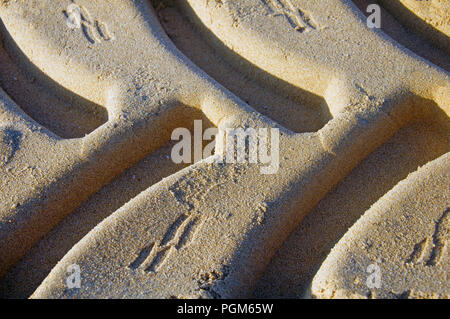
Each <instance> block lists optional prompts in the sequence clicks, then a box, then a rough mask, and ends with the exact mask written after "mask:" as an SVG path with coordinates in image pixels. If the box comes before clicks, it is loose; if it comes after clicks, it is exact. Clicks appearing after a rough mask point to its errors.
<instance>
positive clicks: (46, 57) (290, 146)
mask: <svg viewBox="0 0 450 319" xmlns="http://www.w3.org/2000/svg"><path fill="white" fill-rule="evenodd" d="M153 2H154V3H153V5H154V7H155V8H156V11H153V9H152V8H151V7H150V6H149V3H147V2H146V1H136V2H134V3H132V2H128V1H116V2H114V4H111V3H110V2H107V1H96V2H89V1H81V0H80V1H75V3H76V5H77V6H78V8H80V10H81V13H82V20H80V28H71V27H70V26H69V25H68V24H67V17H68V15H69V13H70V12H69V11H70V10H69V9H68V6H69V5H70V4H71V3H72V2H71V1H60V2H58V4H57V5H54V4H53V2H52V1H26V2H23V1H13V0H9V1H3V2H2V4H1V5H0V19H1V21H2V28H1V35H2V40H3V41H2V46H1V50H0V62H1V70H0V85H1V88H2V89H3V90H2V91H0V109H1V111H0V132H1V134H0V138H1V141H2V142H1V144H0V146H1V147H0V152H1V157H0V160H1V164H0V176H1V179H0V199H1V201H0V211H1V213H0V258H1V260H2V262H1V263H0V277H3V278H1V279H0V295H1V296H2V297H19V298H27V297H30V296H32V297H33V298H92V297H97V298H105V297H118V298H173V297H175V298H230V297H249V296H255V297H294V298H299V297H325V298H330V297H374V298H377V297H378V298H399V297H410V298H429V297H448V295H449V287H448V285H446V283H448V272H447V268H448V266H446V265H447V263H448V254H447V253H446V249H448V248H446V247H447V246H448V238H447V237H448V236H447V237H446V235H436V236H437V237H436V236H434V235H432V234H433V231H432V228H433V227H434V228H436V227H437V228H439V227H440V228H439V229H444V230H443V231H442V230H439V232H438V234H443V232H445V229H446V228H445V226H439V227H438V226H435V224H436V221H437V220H438V219H439V218H440V219H439V220H444V221H446V220H447V219H446V215H445V213H444V215H445V216H444V215H442V214H443V212H445V207H446V206H448V194H449V193H448V180H446V179H445V178H444V176H445V174H444V173H445V172H446V168H447V167H448V161H446V158H447V157H446V155H445V154H446V153H447V152H448V151H449V134H448V133H449V121H448V112H449V105H450V100H449V96H450V95H449V92H450V81H449V77H448V72H447V71H445V70H448V69H449V58H448V51H446V48H445V47H443V46H442V45H441V46H440V42H439V41H440V40H439V39H440V37H443V36H448V32H447V31H448V30H447V29H446V28H448V23H447V24H446V21H447V20H446V19H447V18H446V15H445V14H446V13H445V12H446V11H445V10H444V11H442V12H444V14H442V15H440V14H438V13H437V12H438V11H437V10H436V8H443V9H445V7H446V4H445V3H439V1H432V2H433V7H432V8H433V10H431V9H430V8H425V7H423V6H414V5H412V4H411V3H412V2H411V1H401V2H402V3H403V4H404V5H405V6H409V8H410V9H413V10H415V12H416V13H417V16H418V17H419V19H420V20H421V21H422V22H423V21H425V22H426V23H429V24H430V25H432V26H433V27H434V28H435V29H436V30H438V31H436V32H438V33H436V34H438V35H435V34H430V36H429V37H428V36H427V34H423V32H422V31H424V30H425V29H423V28H422V27H421V24H420V23H419V24H414V25H413V24H411V23H410V22H411V21H412V20H411V18H410V17H408V18H407V19H404V18H403V16H404V15H403V14H400V13H399V12H400V11H395V12H394V11H393V10H392V7H390V6H389V5H387V6H386V8H387V9H388V10H389V12H390V14H389V13H388V12H386V11H384V9H383V11H382V17H383V20H382V21H383V22H384V21H385V22H386V23H383V25H382V30H372V29H368V28H367V26H366V24H365V18H364V15H363V14H362V13H361V11H359V9H358V7H359V8H361V9H363V8H364V1H355V4H356V5H357V6H358V7H357V6H356V5H355V4H353V3H351V2H349V1H337V0H329V1H239V3H237V2H231V1H194V0H192V1H191V0H186V1H181V0H180V1H164V2H162V3H161V2H159V1H153ZM383 4H384V3H383ZM410 4H411V5H410ZM68 10H69V11H68ZM396 13H399V14H396ZM42 15H45V16H46V18H47V19H46V23H41V21H42ZM408 21H409V22H408ZM430 21H431V22H430ZM72 22H73V21H72ZM75 22H76V21H75ZM160 23H161V24H160ZM75 24H76V23H75ZM417 28H419V29H420V30H419V31H418V30H417ZM446 30H447V31H446ZM446 32H447V33H446ZM417 34H421V35H420V36H418V35H417ZM194 119H203V122H204V126H205V127H208V126H216V127H218V128H219V130H225V128H227V127H254V128H261V127H263V128H267V127H270V128H278V129H279V130H280V168H279V170H278V172H277V173H276V174H273V175H264V174H261V172H260V166H261V165H260V164H249V163H240V164H217V163H209V162H208V161H207V160H203V161H200V162H197V163H195V164H193V165H177V164H174V163H173V162H172V161H171V159H170V157H169V155H170V150H171V148H172V146H173V142H170V134H171V132H172V130H173V129H174V128H176V127H186V128H189V129H192V125H193V120H194ZM216 156H217V155H216ZM437 158H439V160H437ZM435 159H436V160H435ZM433 160H434V161H433ZM428 162H429V164H427V163H428ZM435 163H438V164H439V165H438V164H435ZM422 165H426V166H425V168H420V169H418V168H419V166H422ZM416 170H417V172H416V173H414V174H413V175H412V177H407V176H408V174H409V173H412V172H414V171H416ZM430 170H431V171H432V172H433V173H430ZM397 184H398V185H397ZM424 184H426V185H430V189H428V190H426V191H424V190H423V188H424V187H423V185H424ZM431 185H432V187H431ZM405 194H407V195H408V196H406V195H405ZM410 194H421V196H420V199H419V197H417V196H411V195H410ZM411 197H412V199H411ZM372 205H373V207H372V208H371V206H372ZM408 207H414V210H415V212H421V213H420V214H417V215H418V216H419V217H415V215H414V214H413V212H412V211H410V210H408V209H409V208H408ZM388 211H389V212H391V213H389V214H388V213H387V212H388ZM394 212H395V213H394ZM439 213H441V215H442V216H444V217H442V216H441V217H442V218H441V217H439V216H440V215H439ZM408 214H410V215H411V216H413V217H411V218H409V219H407V220H408V223H409V224H401V227H400V228H398V227H397V228H395V227H394V226H392V224H393V223H394V224H395V223H398V222H397V219H399V218H403V217H402V216H406V215H408ZM438 215H439V216H438ZM373 216H376V217H373ZM420 216H422V217H420ZM360 217H361V218H360ZM374 218H379V219H381V220H383V223H381V224H380V226H378V228H374V227H373V226H370V225H372V224H371V223H372V220H373V219H374ZM405 218H407V217H405ZM357 220H358V221H357ZM384 221H385V222H384ZM361 223H362V224H361ZM360 225H363V226H360ZM439 225H440V224H439ZM354 229H356V230H354ZM361 229H364V230H363V231H362V230H361ZM412 229H416V230H415V231H412ZM398 231H401V232H402V233H403V234H404V236H403V238H405V240H404V243H403V246H402V247H403V248H399V247H397V246H396V245H387V244H386V245H383V244H382V243H385V242H388V243H389V242H393V240H394V239H393V238H395V236H396V235H395V234H396V232H398ZM380 234H382V235H380ZM427 236H428V237H427ZM433 236H434V237H433ZM439 236H441V237H439ZM362 237H364V238H362ZM419 237H420V238H419ZM422 237H424V238H425V237H427V238H429V239H427V240H428V241H425V242H426V243H427V245H428V246H426V245H425V244H424V245H425V246H426V247H425V249H428V250H433V248H430V247H431V246H430V245H436V244H434V242H433V240H434V241H435V242H438V243H439V244H438V246H439V245H440V246H439V247H441V248H442V247H443V248H442V249H441V250H442V251H443V252H442V253H439V254H440V255H439V256H442V257H440V259H439V262H436V263H435V264H434V265H432V267H431V268H430V266H427V265H423V264H420V262H419V263H418V264H417V265H416V266H414V265H413V266H405V262H404V258H403V257H404V256H403V255H404V254H405V252H406V251H414V249H415V248H414V247H415V245H417V244H418V243H421V242H422V241H423V240H424V239H423V238H422ZM436 238H438V239H436ZM364 241H367V242H369V241H370V242H371V243H372V244H371V245H372V246H371V247H375V248H373V249H372V248H371V249H372V250H370V249H365V250H364V249H362V250H361V248H360V245H359V243H361V242H364ZM425 242H424V243H425ZM334 245H336V247H335V248H334V249H332V248H333V246H334ZM411 245H412V246H411ZM342 247H344V248H342ZM378 247H379V248H378ZM428 250H427V251H428ZM344 253H345V258H343V257H344V256H343V255H342V254H344ZM377 254H378V255H380V256H382V257H383V258H382V259H383V260H384V261H382V262H380V267H381V268H382V271H383V273H384V272H386V271H388V269H392V270H393V274H395V275H396V276H394V275H393V276H390V277H386V276H385V277H383V278H384V281H383V284H382V288H376V289H375V290H373V289H372V290H368V289H367V287H366V285H365V282H366V281H365V276H367V273H366V272H364V271H363V270H365V268H364V267H367V265H366V264H367V261H368V260H372V259H374V256H377ZM424 258H425V257H424ZM429 258H431V257H429ZM419 259H420V258H419ZM353 260H357V263H356V265H357V266H354V264H352V262H353ZM372 262H376V260H372ZM426 263H427V261H425V264H426ZM72 264H77V265H79V266H80V269H81V276H82V285H81V288H79V289H67V285H66V281H65V280H66V278H67V267H68V266H70V265H72ZM349 265H351V267H350V266H349ZM408 267H409V268H408ZM427 267H428V268H427ZM357 270H358V271H359V273H358V276H361V277H360V278H359V280H357V281H354V276H355V273H354V272H355V271H357ZM406 273H407V274H406ZM402 276H403V277H402ZM396 278H397V279H396ZM399 278H405V280H404V281H402V282H401V284H400V283H399V281H398V280H400V279H399ZM415 278H417V279H418V280H417V282H414V280H415ZM419 279H420V280H419ZM355 282H356V283H355ZM442 282H444V284H438V283H442ZM311 285H312V286H311ZM418 285H419V286H418Z"/></svg>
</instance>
